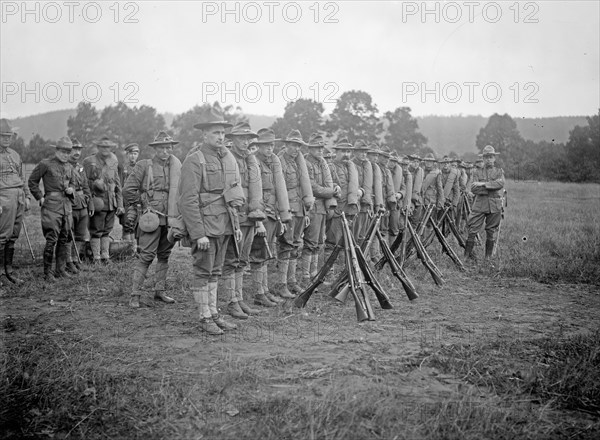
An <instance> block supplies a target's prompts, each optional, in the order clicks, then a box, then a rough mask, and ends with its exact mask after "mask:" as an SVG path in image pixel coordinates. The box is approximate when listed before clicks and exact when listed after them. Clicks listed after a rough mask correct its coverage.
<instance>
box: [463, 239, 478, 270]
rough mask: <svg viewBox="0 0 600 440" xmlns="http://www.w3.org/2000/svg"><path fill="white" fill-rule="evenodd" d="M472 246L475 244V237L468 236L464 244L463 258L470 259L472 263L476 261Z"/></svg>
mask: <svg viewBox="0 0 600 440" xmlns="http://www.w3.org/2000/svg"><path fill="white" fill-rule="evenodd" d="M474 246H475V238H474V237H471V236H469V238H467V243H466V244H465V258H467V259H468V260H469V261H471V262H473V263H477V257H476V256H475V253H474V252H473V247H474Z"/></svg>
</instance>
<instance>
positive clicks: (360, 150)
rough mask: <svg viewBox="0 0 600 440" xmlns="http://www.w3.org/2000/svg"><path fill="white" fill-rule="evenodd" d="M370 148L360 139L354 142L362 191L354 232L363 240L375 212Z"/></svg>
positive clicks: (357, 238)
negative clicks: (367, 156) (369, 157)
mask: <svg viewBox="0 0 600 440" xmlns="http://www.w3.org/2000/svg"><path fill="white" fill-rule="evenodd" d="M368 150H369V147H368V146H367V144H365V143H364V142H363V141H361V140H358V141H356V142H355V143H354V147H353V154H354V158H353V159H352V161H353V162H354V164H355V165H356V171H357V172H358V186H359V188H360V189H361V191H362V197H361V198H360V208H359V211H358V214H356V218H355V219H354V225H353V230H352V233H353V234H354V238H355V239H356V240H359V241H360V240H362V239H363V238H364V236H365V234H366V233H367V227H368V224H369V218H370V216H371V214H372V213H373V165H371V162H370V161H369V159H367V158H366V152H367V151H368Z"/></svg>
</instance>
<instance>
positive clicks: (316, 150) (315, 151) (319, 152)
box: [308, 147, 325, 157]
mask: <svg viewBox="0 0 600 440" xmlns="http://www.w3.org/2000/svg"><path fill="white" fill-rule="evenodd" d="M323 150H325V148H324V147H311V148H309V149H308V154H310V155H311V156H312V157H323Z"/></svg>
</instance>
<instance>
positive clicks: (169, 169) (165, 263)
mask: <svg viewBox="0 0 600 440" xmlns="http://www.w3.org/2000/svg"><path fill="white" fill-rule="evenodd" d="M178 143H179V142H178V141H175V140H173V139H172V138H171V137H170V136H169V135H168V134H167V133H165V132H164V131H161V132H159V133H158V135H156V137H155V138H154V142H151V143H150V144H148V145H149V146H151V147H154V156H153V157H152V159H145V160H141V161H139V162H137V163H136V165H135V167H134V168H133V171H132V172H130V173H128V174H129V176H128V177H127V180H126V181H125V186H124V187H123V198H124V199H125V200H127V201H128V202H129V203H130V204H139V205H141V207H142V210H143V211H144V212H145V213H147V214H145V215H147V216H148V217H147V218H148V219H150V218H151V217H150V216H152V218H151V219H152V221H153V223H151V222H147V221H146V220H147V218H146V217H142V218H140V221H139V223H138V229H139V231H138V234H139V235H138V240H139V249H140V251H139V258H138V259H137V262H136V264H135V268H134V271H133V280H132V288H131V298H130V300H129V306H130V307H133V308H139V307H140V296H141V294H142V290H141V288H142V284H143V282H144V279H145V278H146V273H147V272H148V268H149V267H150V265H151V264H152V262H153V261H154V259H155V258H156V260H157V261H156V271H155V276H154V283H155V285H154V299H156V300H160V301H163V302H166V303H174V302H175V300H174V299H173V298H171V297H169V296H167V294H166V293H165V290H166V281H167V271H168V270H169V256H170V255H171V250H172V249H173V245H174V243H171V242H170V241H169V240H168V239H167V235H168V232H169V231H168V216H169V214H170V211H171V212H172V211H173V209H175V208H174V206H169V204H171V205H173V204H174V203H176V200H175V197H172V192H173V191H174V189H175V188H176V187H177V183H178V180H179V176H180V174H181V162H180V161H179V159H177V157H175V156H174V155H173V154H172V152H173V146H174V145H177V144H178ZM128 226H130V227H131V225H128Z"/></svg>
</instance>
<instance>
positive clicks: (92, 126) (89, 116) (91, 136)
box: [67, 102, 100, 147]
mask: <svg viewBox="0 0 600 440" xmlns="http://www.w3.org/2000/svg"><path fill="white" fill-rule="evenodd" d="M99 124H100V116H99V115H98V112H97V111H96V109H95V108H94V106H92V104H91V103H89V102H80V103H79V104H77V113H76V114H75V116H70V117H69V119H68V120H67V135H68V136H69V137H70V138H77V139H78V140H79V142H81V144H82V145H83V146H84V147H87V146H90V145H91V144H92V142H93V141H94V140H96V138H97V129H98V125H99Z"/></svg>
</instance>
